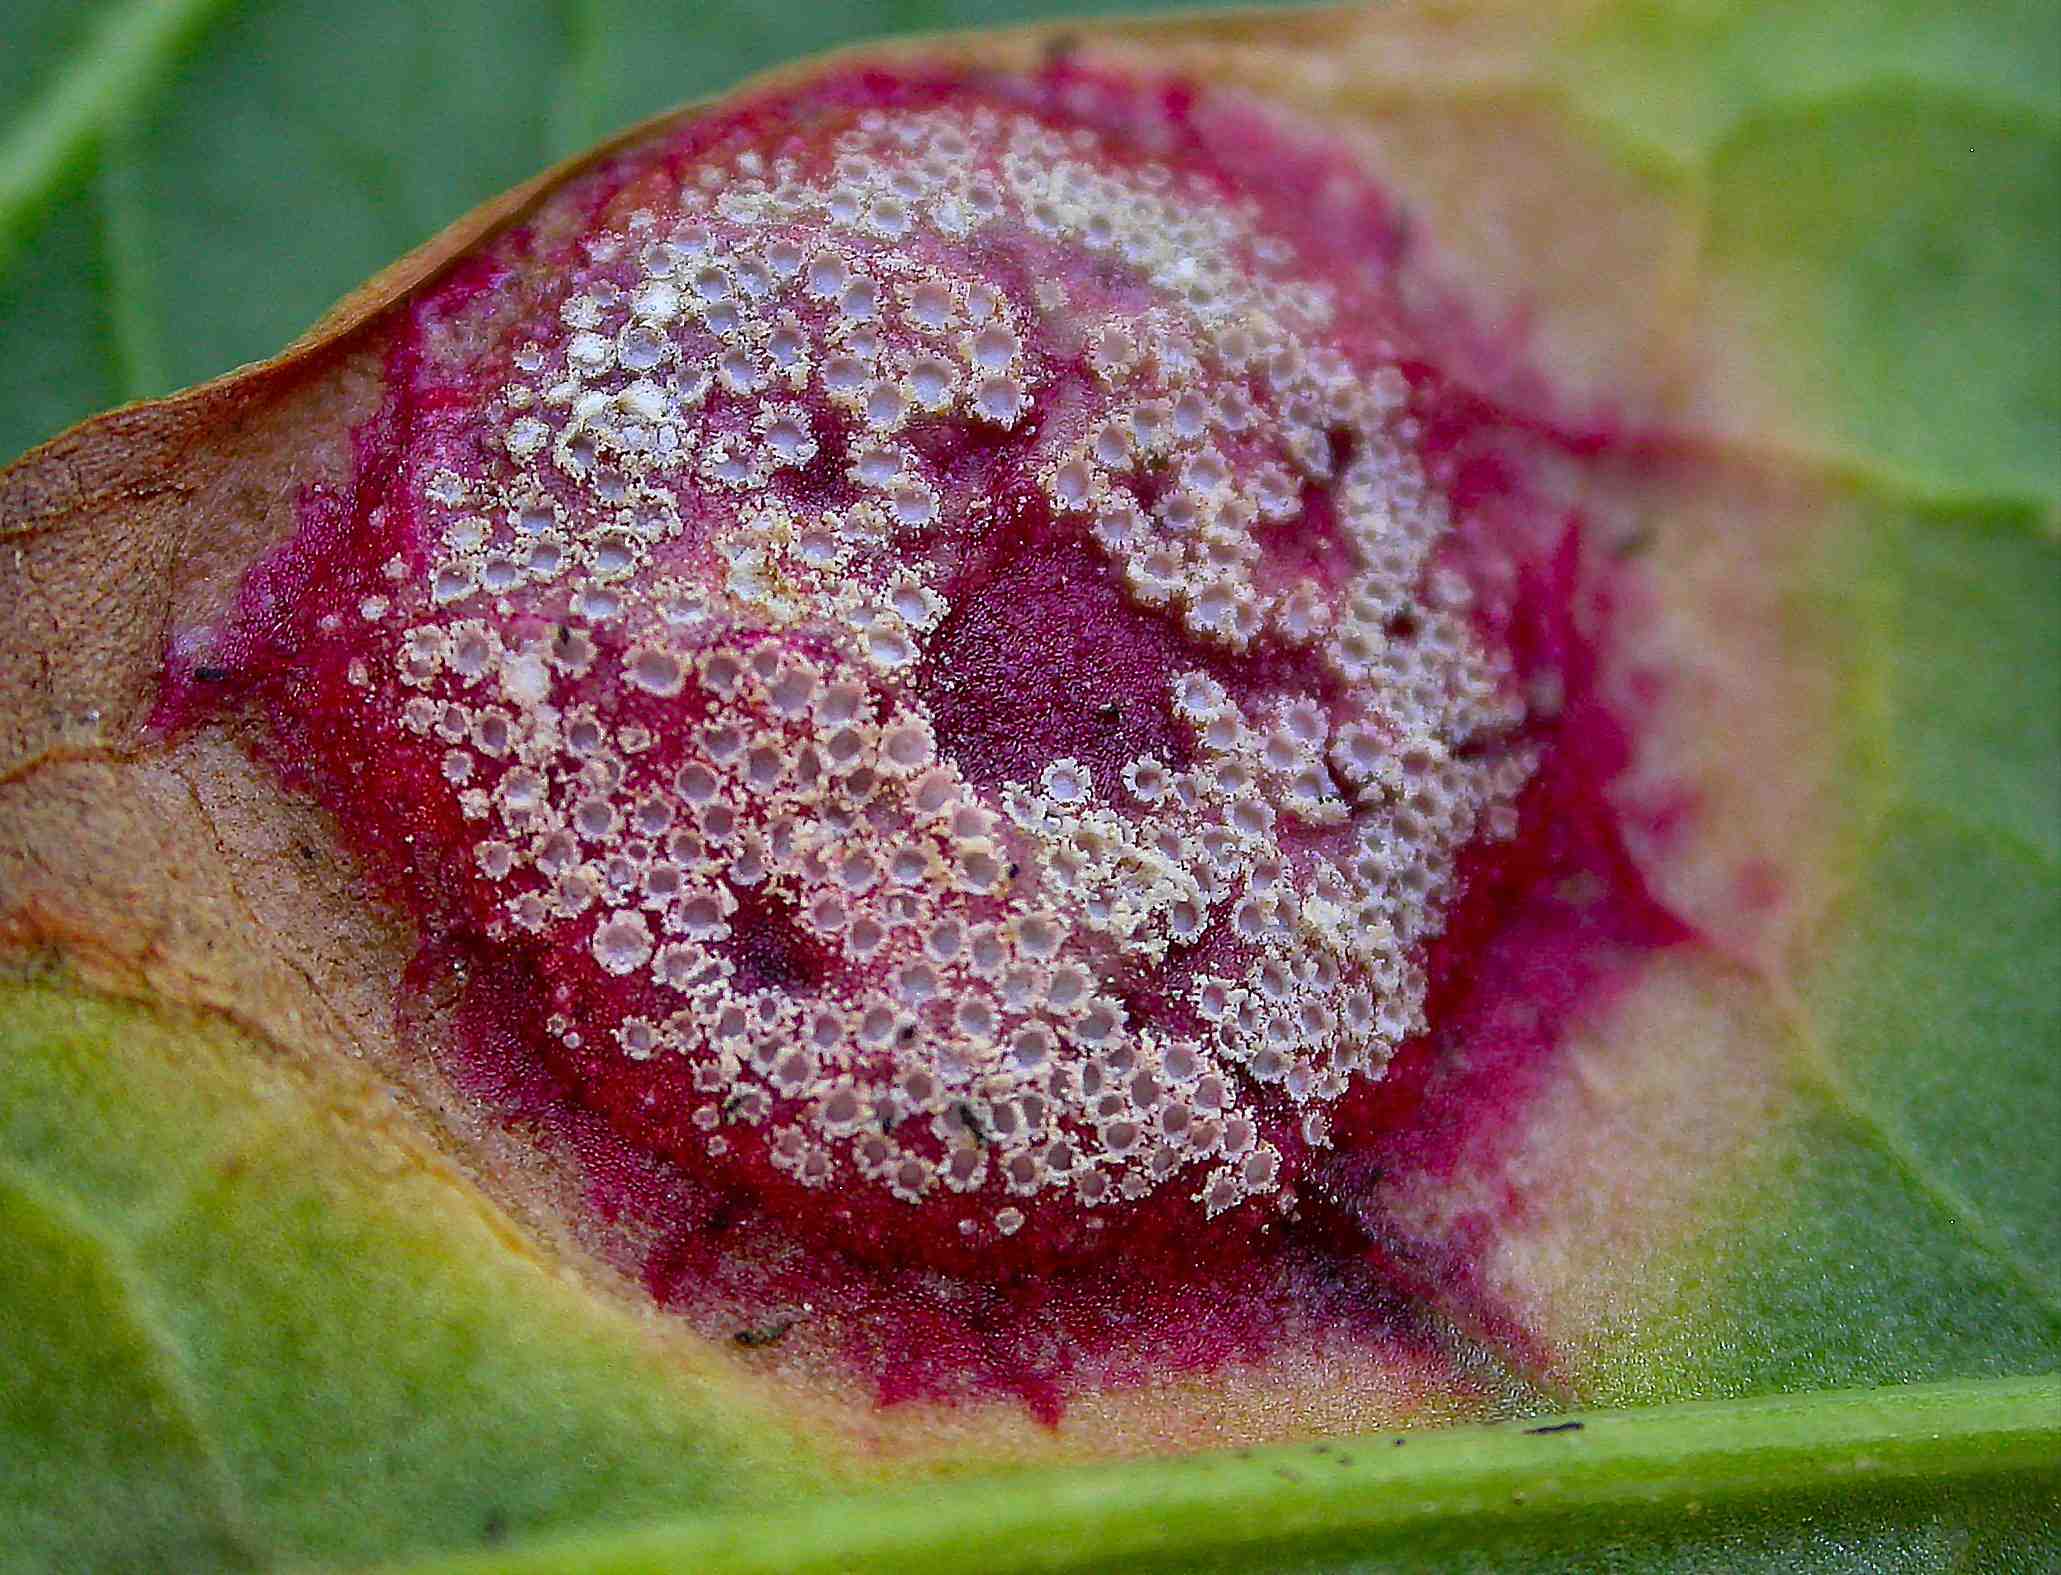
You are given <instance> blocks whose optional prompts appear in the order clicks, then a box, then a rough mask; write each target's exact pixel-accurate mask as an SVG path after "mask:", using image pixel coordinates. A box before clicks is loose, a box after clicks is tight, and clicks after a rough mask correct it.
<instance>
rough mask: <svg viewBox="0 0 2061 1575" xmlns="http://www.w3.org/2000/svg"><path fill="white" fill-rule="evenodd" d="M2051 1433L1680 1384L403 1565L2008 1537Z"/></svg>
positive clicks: (1344, 1560)
mask: <svg viewBox="0 0 2061 1575" xmlns="http://www.w3.org/2000/svg"><path fill="white" fill-rule="evenodd" d="M2057 1450H2061V1380H2057V1379H2051V1378H2043V1379H2030V1380H2023V1381H2019V1382H2015V1383H1993V1384H1970V1385H1942V1386H1932V1387H1914V1388H1911V1389H1906V1390H1889V1391H1875V1392H1866V1393H1843V1394H1824V1395H1816V1396H1813V1397H1811V1398H1810V1399H1808V1400H1797V1399H1776V1400H1757V1401H1746V1402H1729V1403H1722V1402H1720V1403H1711V1402H1703V1403H1692V1404H1688V1405H1679V1406H1659V1407H1654V1408H1652V1409H1649V1410H1645V1411H1632V1412H1617V1413H1609V1412H1597V1413H1588V1414H1584V1415H1579V1416H1569V1417H1563V1418H1559V1419H1557V1420H1556V1421H1554V1422H1551V1423H1546V1424H1538V1423H1506V1424H1502V1425H1500V1426H1497V1427H1491V1428H1475V1427H1465V1428H1452V1429H1449V1430H1447V1431H1445V1432H1443V1433H1432V1434H1424V1435H1403V1434H1396V1435H1392V1436H1388V1437H1376V1438H1359V1439H1352V1440H1342V1441H1339V1442H1336V1443H1326V1444H1319V1445H1315V1446H1308V1445H1302V1446H1297V1447H1295V1448H1291V1449H1267V1450H1257V1451H1241V1452H1239V1453H1238V1454H1236V1455H1214V1456H1211V1455H1203V1456H1191V1457H1189V1458H1187V1459H1182V1460H1170V1461H1158V1462H1151V1463H1144V1464H1136V1465H1130V1466H1125V1467H1121V1468H1118V1469H1114V1470H1112V1469H1109V1468H1101V1469H1097V1470H1093V1471H1082V1470H1079V1469H1073V1470H1067V1471H1046V1472H1035V1473H1023V1474H1020V1475H1019V1476H1017V1477H1016V1478H1014V1479H1008V1480H1002V1481H994V1482H980V1483H967V1484H965V1485H963V1486H961V1487H960V1488H959V1489H958V1490H957V1491H955V1492H954V1493H952V1494H951V1495H950V1496H949V1497H948V1498H945V1499H943V1500H942V1501H941V1500H940V1499H939V1497H938V1496H937V1495H936V1494H933V1493H923V1494H916V1493H899V1494H892V1495H880V1496H877V1497H870V1498H863V1499H849V1500H841V1501H838V1502H835V1503H830V1504H824V1505H820V1506H818V1507H816V1508H815V1509H813V1510H807V1511H802V1512H800V1513H797V1514H795V1515H792V1516H788V1517H784V1518H783V1519H782V1520H781V1521H780V1522H778V1523H777V1524H772V1525H769V1524H767V1522H766V1521H765V1519H764V1518H763V1517H761V1516H755V1515H754V1516H741V1515H727V1516H713V1517H710V1518H708V1519H705V1520H701V1521H697V1522H690V1523H687V1524H685V1525H681V1526H668V1527H657V1528H653V1529H650V1530H641V1531H636V1532H631V1533H628V1534H626V1535H623V1536H618V1537H611V1538H607V1539H578V1540H565V1541H560V1542H549V1541H546V1542H540V1543H539V1544H538V1545H537V1546H536V1547H534V1548H532V1549H530V1550H528V1551H527V1552H526V1553H524V1554H522V1555H519V1556H510V1555H508V1554H495V1555H491V1556H474V1557H468V1558H461V1559H449V1560H436V1561H433V1562H430V1563H426V1564H421V1565H415V1566H410V1567H409V1568H410V1569H411V1570H412V1571H415V1572H419V1575H430V1572H432V1571H434V1572H437V1575H446V1572H448V1575H461V1572H467V1575H469V1572H472V1571H479V1572H481V1575H484V1572H486V1571H489V1570H493V1571H507V1572H509V1575H527V1572H535V1575H544V1572H547V1571H561V1570H563V1571H572V1570H583V1571H596V1572H603V1571H616V1570H622V1571H629V1570H648V1569H719V1570H726V1571H735V1572H738V1575H745V1572H757V1571H765V1572H768V1575H771V1572H774V1571H780V1572H793V1575H808V1572H813V1571H824V1572H829V1571H843V1570H854V1571H856V1570H899V1571H908V1572H911V1575H918V1572H921V1575H931V1572H935V1575H948V1572H951V1571H957V1570H961V1569H964V1568H965V1567H966V1565H967V1563H968V1561H969V1558H971V1559H972V1560H974V1561H977V1564H978V1567H979V1568H981V1569H982V1570H989V1571H995V1572H997V1575H1001V1572H1014V1571H1063V1570H1089V1569H1095V1570H1106V1569H1122V1570H1139V1571H1143V1570H1169V1571H1171V1570H1197V1569H1269V1570H1281V1569H1287V1568H1295V1569H1334V1570H1344V1569H1369V1570H1371V1569H1382V1568H1394V1567H1412V1568H1426V1567H1439V1566H1440V1563H1441V1561H1442V1560H1455V1559H1457V1560H1483V1559H1492V1560H1494V1561H1495V1564H1496V1566H1497V1567H1509V1566H1511V1565H1518V1566H1521V1567H1526V1568H1556V1567H1557V1568H1585V1569H1595V1568H1603V1567H1608V1566H1610V1565H1612V1564H1616V1565H1619V1566H1621V1567H1622V1566H1629V1567H1640V1566H1642V1565H1643V1566H1645V1567H1650V1565H1646V1561H1647V1560H1650V1559H1651V1558H1653V1557H1654V1556H1655V1555H1657V1554H1660V1553H1662V1552H1663V1550H1665V1549H1666V1548H1667V1546H1668V1544H1669V1542H1670V1541H1672V1540H1675V1537H1676V1535H1678V1534H1672V1533H1671V1532H1670V1530H1669V1528H1668V1527H1667V1526H1666V1524H1665V1523H1666V1521H1667V1519H1668V1518H1669V1517H1679V1516H1682V1515H1689V1516H1696V1517H1709V1519H1710V1520H1711V1522H1712V1523H1713V1524H1714V1526H1716V1527H1720V1528H1722V1529H1723V1532H1724V1533H1727V1534H1730V1535H1735V1536H1736V1535H1737V1534H1738V1532H1739V1531H1740V1530H1741V1529H1743V1528H1742V1525H1741V1523H1740V1522H1739V1521H1737V1520H1736V1519H1735V1518H1734V1512H1735V1511H1736V1510H1737V1508H1738V1506H1740V1505H1741V1504H1742V1503H1744V1504H1748V1505H1751V1506H1753V1508H1754V1510H1755V1511H1756V1515H1755V1517H1754V1524H1753V1529H1754V1530H1755V1531H1757V1532H1758V1533H1759V1534H1760V1535H1762V1536H1766V1535H1767V1534H1768V1533H1769V1532H1771V1531H1774V1530H1776V1528H1777V1527H1779V1526H1780V1523H1781V1521H1782V1519H1783V1518H1784V1517H1785V1516H1786V1515H1795V1514H1796V1513H1797V1512H1798V1510H1799V1508H1800V1509H1801V1510H1802V1511H1803V1512H1804V1513H1811V1512H1816V1513H1822V1512H1823V1510H1824V1508H1825V1504H1826V1500H1827V1498H1828V1497H1829V1496H1832V1495H1838V1494H1847V1495H1854V1496H1859V1497H1862V1498H1865V1499H1866V1500H1868V1501H1869V1505H1868V1507H1869V1508H1870V1509H1871V1510H1872V1511H1873V1512H1874V1513H1875V1514H1877V1515H1886V1514H1895V1513H1899V1512H1900V1513H1902V1514H1905V1515H1909V1514H1911V1512H1912V1510H1913V1509H1914V1508H1915V1507H1916V1506H1917V1505H1919V1504H1922V1503H1923V1502H1924V1500H1925V1499H1926V1498H1928V1497H1930V1496H1931V1495H1932V1494H1934V1493H1936V1492H1937V1490H1938V1489H1940V1488H1942V1487H1945V1486H1947V1485H1948V1484H1950V1483H1952V1484H1957V1485H1967V1484H1969V1483H1970V1482H1971V1480H1972V1481H1973V1482H1975V1483H1978V1484H1979V1486H1978V1487H1977V1493H1978V1495H1979V1496H1981V1497H1982V1498H1983V1499H1985V1500H1986V1501H1988V1502H1990V1503H1992V1504H1994V1505H1996V1506H1997V1507H1999V1508H2003V1509H2004V1511H2005V1517H2006V1518H2007V1520H2008V1519H2019V1520H2020V1521H2021V1525H2020V1526H2018V1527H2012V1528H2010V1531H2007V1532H2006V1536H2007V1537H2009V1538H2010V1540H2011V1541H2013V1542H2017V1543H2018V1544H2019V1547H2020V1549H2022V1550H2023V1551H2026V1552H2031V1551H2033V1549H2034V1547H2035V1543H2034V1541H2033V1540H2032V1539H2030V1538H2022V1533H2023V1531H2025V1530H2027V1529H2031V1528H2032V1527H2036V1526H2037V1524H2038V1522H2039V1521H2040V1520H2042V1519H2044V1518H2046V1517H2048V1516H2050V1515H2051V1514H2052V1513H2053V1511H2054V1510H2055V1509H2056V1508H2057V1507H2061V1484H2057V1483H2056V1482H2055V1481H2054V1480H2053V1477H2052V1467H2053V1465H2054V1462H2055V1458H2056V1452H2057ZM2043 1477H2044V1480H2042V1478H2043ZM1857 1489H1859V1490H1861V1491H1860V1492H1859V1493H1858V1494H1856V1490H1857ZM1914 1490H1916V1491H1914ZM1797 1501H1801V1504H1800V1505H1799V1504H1798V1502H1797ZM2014 1512H2015V1513H2014ZM1520 1525H1521V1526H1522V1529H1518V1528H1519V1527H1520ZM2013 1532H2016V1533H2019V1534H2020V1535H2018V1536H2013V1535H2012V1533H2013ZM2021 1539H2022V1540H2021ZM1513 1555H1515V1556H1514V1557H1513ZM1392 1561H1395V1562H1392Z"/></svg>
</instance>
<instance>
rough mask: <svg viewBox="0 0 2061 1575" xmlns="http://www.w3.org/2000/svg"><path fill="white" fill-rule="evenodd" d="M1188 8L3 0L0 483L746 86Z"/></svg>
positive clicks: (1139, 2) (917, 0) (1082, 1)
mask: <svg viewBox="0 0 2061 1575" xmlns="http://www.w3.org/2000/svg"><path fill="white" fill-rule="evenodd" d="M1192 8H1193V7H1177V6H1176V5H1174V4H1172V3H1170V0H1129V3H1128V4H1125V5H1123V6H1120V7H1117V6H1112V5H1109V4H1106V3H1105V4H1096V3H1095V0H659V3H643V4H638V3H632V0H552V3H522V0H517V3H513V4H510V3H505V0H502V3H497V0H437V3H435V4H429V5H421V4H413V3H405V0H404V3H391V0H389V3H366V4H347V5H338V4H336V3H334V0H125V3H114V4H91V3H80V0H9V3H8V4H7V5H6V6H5V7H0V365H4V366H5V367H6V368H7V373H6V380H5V393H4V394H0V463H4V462H5V461H6V460H7V459H10V458H12V457H13V456H14V455H15V454H17V453H19V452H20V451H21V450H23V449H25V448H28V447H30V446H32V445H33V444H35V443H37V442H40V441H41V440H42V439H44V438H46V437H49V436H50V435H51V434H53V433H55V432H57V431H60V430H61V429H63V428H64V427H66V426H68V425H70V424H71V423H72V422H74V421H77V420H79V419H80V418H81V417H83V416H87V415H90V414H91V413H92V412H94V411H95V410H99V409H103V408H105V407H106V406H109V405H113V404H119V403H121V402H123V401H125V400H130V399H142V398H148V397H150V396H152V395H156V394H162V393H166V392H169V391H170V390H172V389H175V388H180V387H184V386H185V385H187V384H189V383H193V382H197V381H199V380H201V379H203V378H207V377H212V376H214V375H215V374H217V373H219V372H224V371H227V370H228V369H229V368H230V367H233V366H236V365H237V364H239V363H241V362H244V361H249V360H254V359H256V358H259V357H262V356H267V355H270V354H272V353H273V352H275V351H277V350H278V349H279V348H280V347H281V346H283V345H285V344H286V343H287V341H288V340H290V339H292V338H293V337H294V335H296V334H297V333H299V332H300V331H301V330H302V329H304V328H306V327H307V326H308V325H309V324H310V323H312V322H313V321H314V320H315V319H316V318H317V317H318V316H320V315H321V313H322V312H323V310H324V309H325V308H326V307H328V306H329V304H330V303H331V302H333V301H334V300H336V299H337V298H338V297H339V296H341V295H342V294H344V293H345V292H346V291H347V290H349V289H350V288H351V287H352V286H353V285H355V284H357V283H358V282H359V281H360V280H361V279H363V278H365V277H366V276H367V275H368V274H371V273H372V272H374V271H375V270H376V269H378V268H380V267H381V266H383V265H384V264H386V263H388V262H391V261H392V260H393V259H394V258H396V257H398V256H399V255H400V254H401V253H403V252H405V251H407V250H408V249H409V248H410V247H412V246H414V245H415V244H416V243H417V242H419V241H422V240H424V239H426V238H427V237H429V236H431V235H433V234H435V233H436V232H437V231H438V230H439V229H441V228H442V227H443V226H444V225H445V224H447V223H449V222H450V221H451V220H452V219H454V218H456V217H457V216H458V215H459V214H461V213H463V212H465V211H466V210H467V209H468V208H470V207H472V206H473V205H474V204H475V203H477V202H479V201H480V200H481V199H483V198H486V197H489V196H491V195H493V194H494V193H495V192H497V191H500V190H502V189H503V188H505V187H508V186H511V185H513V184H515V183H516V182H517V181H520V180H523V179H525V178H527V177H528V176H530V175H533V174H535V173H536V172H537V171H538V170H540V169H542V168H543V167H544V166H545V165H547V164H549V163H551V162H553V161H554V160H556V159H558V158H560V157H563V156H564V155H566V154H569V153H574V152H577V151H579V150H580V149H581V148H583V147H586V146H587V145H588V144H590V143H592V142H595V141H597V140H598V139H599V138H601V137H602V136H604V135H605V134H607V133H608V132H610V131H612V130H615V129H616V128H618V127H620V126H622V125H625V124H627V123H629V122H631V121H635V120H638V119H641V118H642V117H643V116H646V115H649V114H652V113H654V112H655V111H658V110H661V109H665V108H667V107H669V106H670V105H673V104H677V103H680V102H681V101H683V100H686V99H691V98H697V97H700V96H702V95H705V94H709V93H715V92H720V91H722V90H723V89H725V88H727V87H729V86H730V85H732V84H733V83H735V82H736V81H737V80H738V79H739V78H741V77H744V76H747V75H749V74H750V73H752V72H755V71H759V70H762V69H764V68H766V67H768V66H771V65H775V64H778V63H779V62H781V61H784V60H789V59H793V58H795V57H796V56H800V55H805V54H808V53H811V52H814V51H817V50H824V49H833V48H837V47H839V46H841V45H845V44H851V43H855V42H858V41H860V40H862V39H867V38H875V37H880V36H883V35H887V34H893V33H908V32H916V31H930V30H936V29H941V28H959V27H975V26H986V25H998V24H1005V23H1010V22H1022V21H1030V20H1038V19H1047V18H1059V17H1066V16H1074V15H1088V14H1094V13H1096V12H1098V11H1099V12H1107V11H1110V10H1112V9H1123V10H1127V11H1131V12H1140V13H1142V12H1149V11H1169V10H1175V9H1192ZM98 128H105V130H104V131H102V130H99V129H98Z"/></svg>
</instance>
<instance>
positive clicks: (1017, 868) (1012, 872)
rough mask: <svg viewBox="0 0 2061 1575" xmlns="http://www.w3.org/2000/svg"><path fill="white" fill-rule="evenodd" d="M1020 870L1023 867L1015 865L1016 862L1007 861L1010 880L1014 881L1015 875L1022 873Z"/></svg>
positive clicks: (1012, 860)
mask: <svg viewBox="0 0 2061 1575" xmlns="http://www.w3.org/2000/svg"><path fill="white" fill-rule="evenodd" d="M1022 870H1023V866H1022V865H1021V864H1019V863H1017V862H1016V860H1014V859H1011V860H1010V861H1009V878H1010V879H1011V880H1014V879H1016V877H1017V875H1018V874H1020V873H1021V872H1022Z"/></svg>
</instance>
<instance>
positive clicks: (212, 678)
mask: <svg viewBox="0 0 2061 1575" xmlns="http://www.w3.org/2000/svg"><path fill="white" fill-rule="evenodd" d="M193 679H194V682H195V683H202V684H226V683H227V682H229V669H228V668H226V667H196V668H194V670H193Z"/></svg>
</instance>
